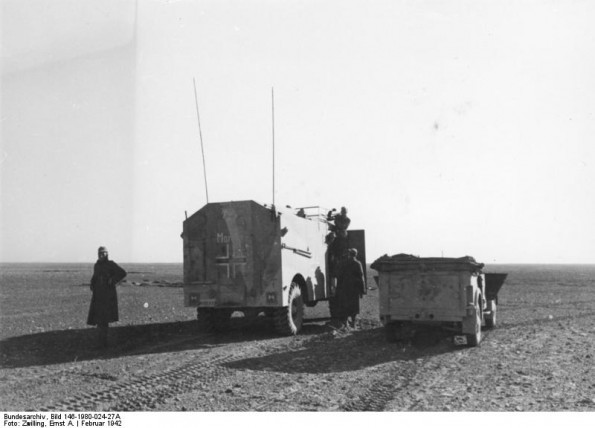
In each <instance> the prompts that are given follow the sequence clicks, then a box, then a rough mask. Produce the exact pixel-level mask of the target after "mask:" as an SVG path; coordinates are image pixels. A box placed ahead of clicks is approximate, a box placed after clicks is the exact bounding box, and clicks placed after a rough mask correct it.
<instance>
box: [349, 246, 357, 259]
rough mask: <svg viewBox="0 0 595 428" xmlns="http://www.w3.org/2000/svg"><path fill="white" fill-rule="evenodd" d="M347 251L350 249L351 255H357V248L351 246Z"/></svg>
mask: <svg viewBox="0 0 595 428" xmlns="http://www.w3.org/2000/svg"><path fill="white" fill-rule="evenodd" d="M347 251H349V255H350V256H353V257H355V256H357V250H356V249H355V248H350V249H349V250H347Z"/></svg>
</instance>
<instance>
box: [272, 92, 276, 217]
mask: <svg viewBox="0 0 595 428" xmlns="http://www.w3.org/2000/svg"><path fill="white" fill-rule="evenodd" d="M271 107H272V113H273V206H274V205H275V88H271Z"/></svg>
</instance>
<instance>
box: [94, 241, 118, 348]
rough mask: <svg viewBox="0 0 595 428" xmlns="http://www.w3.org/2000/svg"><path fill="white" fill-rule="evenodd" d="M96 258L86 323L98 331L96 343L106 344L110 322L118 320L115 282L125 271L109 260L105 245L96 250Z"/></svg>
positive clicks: (104, 345)
mask: <svg viewBox="0 0 595 428" xmlns="http://www.w3.org/2000/svg"><path fill="white" fill-rule="evenodd" d="M97 255H98V260H97V262H96V263H95V266H94V268H93V277H92V278H91V291H92V292H93V296H92V297H91V305H90V307H89V316H88V317H87V324H88V325H96V326H97V328H98V331H99V338H98V339H99V340H98V345H99V346H100V347H106V346H107V345H108V340H107V331H108V326H109V323H110V322H116V321H118V319H119V318H118V294H117V293H116V284H117V283H118V282H120V281H122V280H123V279H124V278H125V277H126V271H125V270H124V269H122V268H121V267H120V266H118V265H117V264H116V262H113V261H111V260H109V258H108V251H107V248H105V247H99V249H98V250H97Z"/></svg>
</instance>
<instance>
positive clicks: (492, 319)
mask: <svg viewBox="0 0 595 428" xmlns="http://www.w3.org/2000/svg"><path fill="white" fill-rule="evenodd" d="M497 306H498V305H497V304H496V301H495V300H488V309H489V310H490V314H489V315H486V317H485V322H486V328H494V327H496V313H497Z"/></svg>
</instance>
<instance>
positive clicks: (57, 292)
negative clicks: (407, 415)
mask: <svg viewBox="0 0 595 428" xmlns="http://www.w3.org/2000/svg"><path fill="white" fill-rule="evenodd" d="M122 266H123V267H124V268H125V269H127V270H128V272H129V275H128V277H127V279H126V282H123V283H122V284H121V285H120V286H119V288H118V293H119V303H120V321H119V322H118V323H115V324H113V325H112V328H111V329H110V335H111V336H110V346H109V348H107V349H94V344H95V334H96V332H95V330H94V329H93V328H91V327H88V326H86V325H85V321H86V315H87V310H88V304H89V300H90V291H89V287H88V282H89V278H90V272H91V265H88V266H83V265H68V264H61V265H49V264H44V265H26V264H23V265H13V264H4V265H2V266H1V276H0V284H1V287H0V293H1V294H0V310H1V313H0V327H1V328H0V330H1V331H0V380H1V382H0V409H2V410H3V411H25V410H37V411H50V410H55V411H340V412H343V411H390V412H401V411H407V412H414V411H446V412H451V411H453V412H454V411H508V412H526V411H588V412H592V411H593V410H595V369H594V364H593V362H594V360H595V341H594V340H593V339H594V338H595V322H594V316H595V265H493V266H490V265H488V266H486V269H485V270H486V272H508V274H509V275H508V279H507V281H506V282H505V284H504V286H503V288H502V290H501V291H500V294H499V312H498V325H497V326H496V328H495V329H493V330H490V331H485V332H484V336H483V340H482V343H481V344H480V346H478V347H465V346H455V345H454V343H453V340H452V339H453V338H452V333H448V332H443V331H441V330H435V329H426V330H422V331H419V332H418V334H417V335H416V336H415V337H414V338H413V340H411V341H406V342H399V343H388V342H386V340H385V337H384V333H383V328H382V326H381V324H380V322H379V319H378V290H377V289H375V284H374V281H373V280H372V275H374V274H376V273H375V271H372V270H370V269H368V279H369V286H370V287H371V289H370V290H369V291H368V294H367V295H366V296H365V297H364V298H363V299H362V303H361V317H360V320H359V324H358V326H357V328H355V329H352V330H348V331H337V330H334V329H332V328H330V327H328V326H326V325H325V322H324V321H317V322H309V323H307V324H305V326H304V328H303V331H302V333H301V334H299V335H297V336H294V337H281V336H279V335H278V334H276V333H275V331H274V330H273V328H272V326H271V325H270V324H269V323H268V322H267V320H266V319H265V318H264V317H261V318H259V319H257V320H255V321H249V320H247V319H244V318H243V317H240V316H236V317H234V318H233V319H232V325H231V328H230V330H229V331H227V332H224V333H221V334H213V333H207V332H203V331H199V330H198V328H197V322H196V319H195V310H194V309H193V308H185V307H184V306H183V292H182V289H181V288H180V287H179V286H177V285H178V283H179V282H180V281H181V265H165V264H164V265H126V264H123V265H122ZM327 315H328V307H327V304H326V303H324V302H323V303H320V304H319V305H317V306H316V307H314V308H308V309H307V310H306V317H307V318H318V317H324V316H327Z"/></svg>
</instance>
